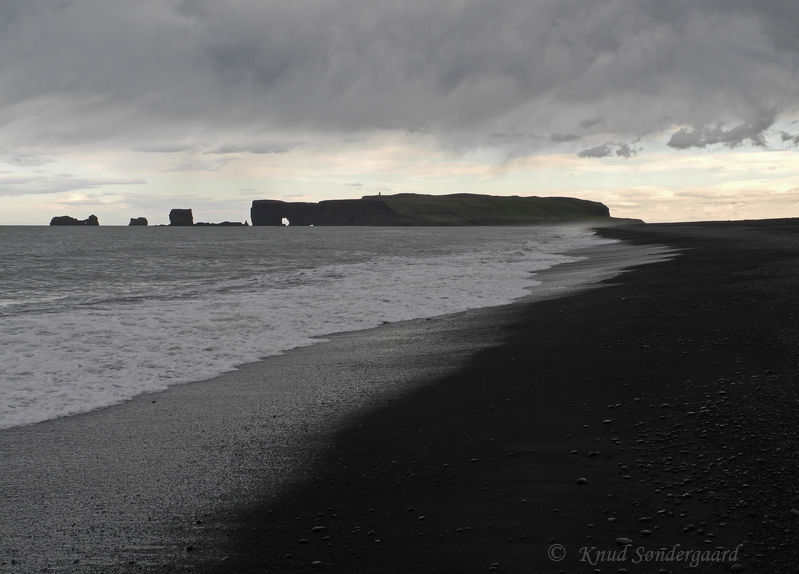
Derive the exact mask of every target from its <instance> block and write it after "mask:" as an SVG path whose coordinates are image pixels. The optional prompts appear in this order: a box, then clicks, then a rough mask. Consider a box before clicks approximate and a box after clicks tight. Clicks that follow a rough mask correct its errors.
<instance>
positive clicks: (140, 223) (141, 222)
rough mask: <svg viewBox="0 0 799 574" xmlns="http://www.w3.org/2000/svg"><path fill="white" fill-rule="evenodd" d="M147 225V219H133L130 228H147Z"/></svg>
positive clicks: (129, 224)
mask: <svg viewBox="0 0 799 574" xmlns="http://www.w3.org/2000/svg"><path fill="white" fill-rule="evenodd" d="M147 225H148V221H147V218H146V217H131V218H130V223H128V226H140V227H146V226H147Z"/></svg>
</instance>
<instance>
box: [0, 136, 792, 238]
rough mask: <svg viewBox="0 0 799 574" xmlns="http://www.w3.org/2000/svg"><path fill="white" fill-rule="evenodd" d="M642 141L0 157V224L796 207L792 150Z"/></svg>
mask: <svg viewBox="0 0 799 574" xmlns="http://www.w3.org/2000/svg"><path fill="white" fill-rule="evenodd" d="M647 147H649V148H650V149H652V148H654V149H655V151H646V149H644V150H643V151H641V152H640V153H638V155H635V156H633V157H631V158H622V157H605V158H581V157H578V156H577V154H576V153H574V151H571V150H570V151H568V152H565V151H558V152H546V151H542V152H538V153H532V154H530V155H526V156H523V157H510V158H505V157H502V156H500V155H499V154H498V153H497V152H495V151H494V150H492V149H490V148H484V149H480V150H466V151H463V150H460V151H459V150H446V149H443V148H441V147H439V146H437V145H436V143H435V142H434V141H433V140H432V138H429V137H425V136H418V135H407V134H391V133H389V134H385V133H384V134H377V135H372V136H371V137H365V138H361V139H358V140H356V141H349V142H334V141H323V142H317V143H314V144H300V145H298V146H297V147H295V148H293V149H290V150H287V151H284V152H281V153H213V152H210V151H207V150H206V149H204V148H203V147H202V146H198V147H197V148H196V150H195V151H193V152H190V153H187V152H177V153H169V152H164V153H154V152H144V151H136V150H124V149H113V148H112V149H96V148H90V147H84V148H78V149H75V150H66V151H64V150H62V151H60V152H57V153H54V154H53V158H52V159H51V160H50V161H48V162H47V163H43V164H42V165H36V166H27V165H9V166H4V169H3V170H0V185H2V186H3V187H5V188H6V189H18V190H19V193H18V194H11V195H6V196H4V197H3V198H2V209H0V224H2V225H15V224H22V225H46V224H48V223H49V220H50V218H51V217H53V216H56V215H71V216H73V217H77V218H79V219H84V218H85V217H87V216H88V215H89V214H90V213H94V214H96V215H97V216H98V217H99V219H100V224H101V225H127V223H128V221H129V220H130V218H132V217H142V216H143V217H147V219H148V220H149V221H150V223H151V224H158V223H166V222H167V215H168V212H169V210H170V209H171V208H173V207H189V208H192V209H193V210H194V215H195V220H197V221H223V220H231V221H244V220H245V219H249V207H250V203H251V202H252V200H254V199H281V200H284V201H320V200H325V199H339V198H341V199H343V198H357V197H361V196H363V195H373V194H377V193H383V194H394V193H426V194H434V195H443V194H450V193H480V194H488V195H521V196H531V195H537V196H569V197H578V198H581V199H589V200H592V201H599V202H602V203H604V204H605V205H607V206H608V207H609V208H610V210H611V215H613V216H614V217H628V218H637V219H643V220H645V221H647V222H665V221H700V220H727V219H766V218H779V217H797V216H799V180H797V179H796V177H795V175H796V174H797V173H799V155H798V154H797V153H796V150H795V149H794V148H788V149H769V148H762V147H755V146H748V145H744V146H740V147H738V148H735V149H728V148H726V147H720V146H718V147H715V148H711V149H698V150H672V149H669V148H667V147H665V146H661V148H662V149H657V148H656V146H653V145H651V144H650V145H649V146H647ZM66 174H69V175H66ZM29 190H32V191H34V192H35V193H30V192H28V193H26V191H29Z"/></svg>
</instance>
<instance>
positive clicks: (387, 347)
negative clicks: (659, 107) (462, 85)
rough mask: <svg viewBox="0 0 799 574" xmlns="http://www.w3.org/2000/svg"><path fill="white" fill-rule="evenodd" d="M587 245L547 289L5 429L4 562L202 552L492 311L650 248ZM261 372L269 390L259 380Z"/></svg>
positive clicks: (492, 338)
mask: <svg viewBox="0 0 799 574" xmlns="http://www.w3.org/2000/svg"><path fill="white" fill-rule="evenodd" d="M592 249H598V250H600V252H602V250H603V249H604V253H605V259H604V260H603V261H599V257H598V252H597V253H594V254H593V255H594V256H595V260H594V261H592V260H590V259H589V260H583V261H578V262H574V263H567V264H563V265H560V266H556V267H554V268H551V269H548V270H545V271H543V272H539V273H538V274H537V275H536V280H541V279H544V281H545V283H546V284H547V285H548V286H549V287H548V290H549V293H547V294H544V293H543V291H541V293H540V294H539V295H538V296H536V295H531V296H526V297H524V298H523V299H522V300H520V301H517V302H513V303H510V304H508V305H503V306H501V307H498V308H494V307H490V308H482V309H474V310H469V311H463V312H459V313H455V314H450V315H444V316H439V317H434V318H430V319H415V320H411V321H404V322H399V323H390V324H385V325H382V326H379V327H376V328H373V329H369V330H366V331H354V332H345V333H338V334H335V335H332V336H330V337H325V341H324V342H320V343H319V344H317V345H313V346H311V347H300V348H297V349H292V350H291V351H289V352H287V353H285V354H284V355H279V356H272V357H267V358H265V359H264V360H262V361H259V362H257V363H252V364H247V365H243V366H241V367H240V368H239V370H238V371H235V372H232V373H226V374H224V375H221V376H220V377H216V378H214V379H210V380H207V381H201V382H195V383H188V384H185V385H178V386H175V387H170V388H169V389H167V390H165V391H160V392H156V393H148V394H145V395H139V396H137V397H135V398H133V399H131V400H129V401H126V402H124V403H121V404H118V405H113V406H110V407H105V408H103V409H98V410H95V411H90V412H88V413H81V414H76V415H72V416H69V417H62V418H58V419H53V420H50V421H44V422H41V423H36V424H33V425H26V426H21V427H11V428H8V429H3V430H2V431H0V453H2V457H3V468H4V472H3V473H2V476H1V477H0V489H2V490H3V491H4V492H5V493H7V495H6V496H5V497H4V498H3V499H2V502H0V505H2V508H0V531H2V532H3V533H4V534H3V541H2V544H1V545H0V571H6V570H7V571H9V572H31V571H56V572H60V571H70V572H94V571H103V572H106V571H119V572H123V571H139V570H140V569H141V568H145V569H148V570H153V569H155V570H158V569H159V568H164V569H167V570H171V569H175V568H177V569H181V568H187V569H188V568H190V567H191V566H192V565H197V564H202V563H205V562H207V560H206V559H207V558H209V556H208V555H206V554H205V553H204V552H203V551H200V549H201V548H205V549H206V551H207V549H208V548H209V547H215V545H218V544H220V540H223V539H226V538H227V536H228V535H229V534H230V531H229V530H230V528H231V527H232V526H231V524H229V523H230V519H231V516H232V515H231V513H232V512H233V511H232V510H231V509H234V508H236V509H237V508H239V507H240V506H241V505H242V504H243V505H245V506H247V505H255V504H256V503H258V502H259V501H261V500H262V499H263V497H264V496H265V493H266V496H267V498H269V499H276V498H277V497H278V496H279V495H281V494H282V493H284V492H285V491H286V490H287V489H290V488H291V485H292V484H294V483H295V481H296V480H299V479H301V478H304V477H306V476H307V474H308V472H310V471H312V470H313V469H314V468H315V465H316V464H317V463H318V462H319V460H320V457H321V456H322V455H323V453H324V451H325V449H326V448H327V447H328V446H329V445H330V441H331V440H332V439H333V432H334V431H335V430H336V429H340V428H344V427H345V426H346V423H347V422H349V421H350V420H352V418H353V417H356V416H360V414H361V413H363V412H368V411H369V410H370V409H372V408H375V407H377V406H380V405H385V404H387V403H389V402H390V401H391V400H393V399H395V398H396V397H399V396H402V395H403V394H405V393H407V392H409V391H412V390H413V389H415V388H420V387H423V386H425V385H428V384H430V383H433V382H434V381H436V380H438V379H441V378H443V377H445V376H447V375H449V374H452V373H453V372H456V371H457V369H458V368H460V367H462V366H463V365H464V364H465V363H466V362H467V361H468V360H469V358H470V357H471V355H472V353H474V352H475V351H476V350H479V349H482V348H488V347H492V346H496V345H499V344H500V343H501V342H502V338H503V337H504V330H503V327H502V326H503V323H504V322H507V321H508V320H510V319H509V317H511V316H512V315H513V314H514V312H515V309H517V308H518V307H519V306H520V305H526V304H528V303H529V301H530V300H531V299H534V298H537V297H538V298H542V299H543V298H551V297H558V296H561V295H564V294H565V293H566V292H572V291H574V290H575V289H576V288H577V286H578V285H580V284H581V282H583V281H585V280H587V279H589V278H590V276H591V275H592V273H591V272H589V271H587V270H588V269H594V271H596V270H597V269H599V268H602V269H604V270H605V271H603V273H604V274H605V275H606V274H608V273H609V271H607V268H608V267H612V266H613V265H616V266H619V265H622V264H623V265H624V266H627V265H629V264H630V261H631V259H630V257H631V256H632V254H639V256H640V257H641V259H640V260H641V262H645V261H647V260H649V258H651V257H652V256H653V255H652V249H651V248H650V247H643V248H636V247H631V246H626V245H622V244H613V245H609V246H600V247H597V248H592ZM603 276H604V275H603ZM503 317H504V318H503ZM410 357H413V361H412V362H409V358H410ZM265 378H269V379H270V388H269V393H270V395H269V396H265V395H264V392H263V388H262V387H260V386H259V382H260V381H262V380H264V379H265ZM275 401H281V402H280V404H281V407H280V408H278V409H275V408H273V405H274V402H275ZM298 453H299V454H298ZM265 460H266V463H265V462H264V461H265ZM189 547H192V550H191V551H189V550H187V548H189ZM222 557H223V556H219V557H217V558H220V559H221V558H222ZM212 561H213V560H212Z"/></svg>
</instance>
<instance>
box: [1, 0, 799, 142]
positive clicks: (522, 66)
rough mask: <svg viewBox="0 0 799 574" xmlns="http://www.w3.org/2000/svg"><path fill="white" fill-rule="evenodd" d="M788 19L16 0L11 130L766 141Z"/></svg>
mask: <svg viewBox="0 0 799 574" xmlns="http://www.w3.org/2000/svg"><path fill="white" fill-rule="evenodd" d="M797 27H799V5H798V4H796V3H795V2H790V1H776V0H775V1H771V2H756V1H754V0H752V1H744V0H707V1H705V2H701V3H697V2H694V1H691V0H672V1H670V2H662V1H661V0H609V1H605V2H596V1H595V0H535V1H531V0H491V1H486V0H480V1H477V0H437V1H436V2H428V1H421V0H409V1H407V2H395V1H393V0H328V1H326V2H313V3H305V2H282V1H277V0H275V1H262V0H239V1H237V2H224V3H223V2H215V1H212V0H185V1H177V0H172V1H164V0H142V1H140V2H134V3H125V4H124V5H123V4H119V3H111V2H106V1H104V0H76V1H64V2H60V3H55V2H50V1H40V0H8V1H6V2H3V3H1V4H0V66H2V69H3V74H2V75H0V125H2V126H3V128H2V129H1V130H0V135H2V136H3V139H4V140H5V141H10V142H14V144H15V145H16V146H18V147H19V146H23V147H24V146H30V147H32V148H35V147H37V146H43V145H49V146H70V145H79V144H83V143H89V144H93V145H94V144H97V143H102V142H112V143H113V144H114V145H120V144H122V145H131V146H137V147H142V146H146V145H154V146H157V145H160V144H162V143H163V142H168V143H170V144H172V145H174V144H175V142H178V143H180V142H190V143H194V142H195V141H196V140H198V139H200V140H202V142H203V143H204V144H206V145H209V146H212V147H217V148H218V149H231V150H233V149H238V147H240V146H241V145H242V144H240V141H241V139H242V138H244V139H246V141H247V142H248V143H247V144H246V145H247V146H249V149H251V150H253V151H254V152H255V153H259V152H260V151H261V150H263V151H264V152H267V153H268V152H272V151H280V150H282V149H284V147H285V146H287V145H289V144H286V143H282V142H284V141H297V138H300V139H302V138H307V137H312V136H314V135H317V134H322V135H326V136H330V137H341V136H342V135H344V136H346V135H351V134H362V133H365V132H372V131H376V130H386V129H388V130H401V131H403V130H404V131H409V132H424V133H430V134H433V135H434V136H435V137H436V138H438V139H439V140H440V141H441V142H442V144H444V145H451V146H455V147H471V146H484V145H500V144H499V143H498V138H496V137H494V138H492V137H491V134H514V133H527V134H531V135H532V136H535V137H530V138H528V140H527V141H528V143H527V144H526V145H525V146H523V147H525V148H535V147H542V146H544V145H547V142H549V144H552V143H556V144H558V143H559V144H563V143H569V142H574V141H576V140H578V139H579V138H585V137H590V136H597V137H599V136H600V135H601V134H607V136H608V137H606V141H625V140H626V141H630V140H631V139H633V138H635V137H638V136H640V135H641V134H648V133H653V132H658V131H663V130H672V131H671V133H672V134H673V135H672V137H671V140H670V141H669V145H671V146H672V147H675V148H686V147H691V146H695V147H704V146H708V145H713V144H716V143H720V144H726V145H738V144H740V143H742V142H744V141H749V142H753V143H755V144H762V143H763V134H764V132H765V130H767V129H768V128H769V127H771V122H773V120H774V119H775V118H777V117H778V116H779V115H780V114H782V113H786V112H794V111H796V108H797V102H799V84H797V83H796V82H795V81H794V80H793V79H794V78H795V77H796V75H797V72H799V69H798V68H799V41H798V40H797V39H798V38H799V36H797V35H796V34H795V30H796V29H797ZM768 119H770V120H771V121H766V120H768ZM564 134H565V135H564ZM292 137H293V139H291V138H292ZM584 147H585V146H584ZM514 148H515V149H517V150H518V148H519V143H518V141H516V142H515V143H514ZM624 150H625V148H623V147H617V148H615V150H614V151H613V152H611V153H616V154H618V155H622V156H624V155H625V154H624V153H619V152H623V151H624ZM521 151H522V152H523V151H524V150H521ZM589 151H590V150H589ZM596 153H598V152H596ZM588 155H591V154H588Z"/></svg>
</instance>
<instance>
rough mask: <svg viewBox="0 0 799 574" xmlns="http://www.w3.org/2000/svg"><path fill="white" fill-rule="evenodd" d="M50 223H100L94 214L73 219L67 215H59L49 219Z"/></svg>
mask: <svg viewBox="0 0 799 574" xmlns="http://www.w3.org/2000/svg"><path fill="white" fill-rule="evenodd" d="M50 225H100V221H99V220H98V219H97V216H96V215H90V216H89V217H87V218H86V219H75V218H74V217H70V216H69V215H59V216H57V217H54V218H52V219H51V220H50Z"/></svg>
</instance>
